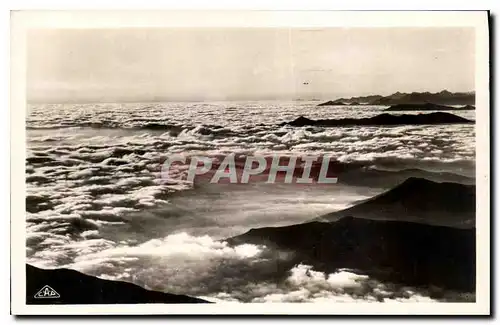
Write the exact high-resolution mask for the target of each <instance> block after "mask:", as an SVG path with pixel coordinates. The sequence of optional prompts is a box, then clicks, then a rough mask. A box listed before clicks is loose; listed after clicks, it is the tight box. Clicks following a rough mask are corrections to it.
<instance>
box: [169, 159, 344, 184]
mask: <svg viewBox="0 0 500 325" xmlns="http://www.w3.org/2000/svg"><path fill="white" fill-rule="evenodd" d="M336 166H337V165H336V164H335V161H334V160H332V157H331V156H330V155H322V156H281V155H272V156H242V155H239V156H236V155H235V154H229V155H224V156H183V155H173V156H169V157H167V158H166V159H165V161H164V162H163V164H162V166H161V178H162V180H164V181H166V182H169V181H187V182H193V183H196V182H204V183H206V182H208V183H212V184H221V183H225V184H227V183H230V184H246V183H251V182H264V183H285V184H335V183H337V176H336V174H337V172H338V170H337V169H336Z"/></svg>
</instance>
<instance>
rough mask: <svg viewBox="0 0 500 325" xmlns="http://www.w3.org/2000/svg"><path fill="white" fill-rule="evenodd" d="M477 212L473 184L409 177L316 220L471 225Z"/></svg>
mask: <svg viewBox="0 0 500 325" xmlns="http://www.w3.org/2000/svg"><path fill="white" fill-rule="evenodd" d="M475 215H476V189H475V186H474V185H464V184H457V183H447V182H443V183H438V182H433V181H430V180H427V179H422V178H409V179H407V180H406V181H404V182H403V183H402V184H400V185H398V186H396V187H394V188H392V189H390V190H388V191H386V192H384V193H382V194H379V195H377V196H375V197H373V198H370V199H368V200H365V201H363V202H360V203H359V204H357V205H355V206H353V207H350V208H347V209H344V210H341V211H337V212H333V213H330V214H327V215H324V216H322V217H319V218H318V219H317V220H319V221H336V220H339V219H341V218H343V217H346V216H355V217H358V218H367V219H374V220H398V221H411V222H419V223H425V224H429V225H441V226H452V227H456V228H473V227H474V225H475Z"/></svg>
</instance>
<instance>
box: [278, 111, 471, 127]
mask: <svg viewBox="0 0 500 325" xmlns="http://www.w3.org/2000/svg"><path fill="white" fill-rule="evenodd" d="M470 123H474V121H472V120H468V119H466V118H463V117H460V116H457V115H454V114H450V113H442V112H434V113H428V114H403V115H392V114H388V113H383V114H379V115H376V116H373V117H367V118H359V119H356V118H343V119H325V120H311V119H308V118H307V117H304V116H300V117H298V118H296V119H295V120H293V121H291V122H284V123H281V124H280V125H290V126H323V127H334V126H352V125H374V126H375V125H403V124H404V125H418V124H470Z"/></svg>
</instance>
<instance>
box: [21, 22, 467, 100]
mask: <svg viewBox="0 0 500 325" xmlns="http://www.w3.org/2000/svg"><path fill="white" fill-rule="evenodd" d="M474 48H475V39H474V29H473V28H435V27H433V28H430V27H429V28H321V29H299V28H295V29H286V28H275V29H273V28H246V29H243V28H239V29H237V28H224V29H223V28H218V29H217V28H198V29H189V28H156V29H155V28H142V29H141V28H134V29H126V28H119V29H37V30H30V31H29V33H28V36H27V98H28V101H30V102H39V103H52V102H130V101H132V102H145V101H205V100H206V101H209V100H215V101H218V100H272V99H276V100H296V99H335V98H339V97H351V96H358V95H370V94H380V95H389V94H391V93H394V92H396V91H400V92H413V91H430V92H439V91H441V90H444V89H447V90H448V91H452V92H456V91H473V90H474V79H475V70H474V63H475V58H474Z"/></svg>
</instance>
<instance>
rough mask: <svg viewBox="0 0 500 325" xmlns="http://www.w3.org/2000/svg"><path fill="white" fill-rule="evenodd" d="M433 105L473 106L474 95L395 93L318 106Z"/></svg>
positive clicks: (354, 98)
mask: <svg viewBox="0 0 500 325" xmlns="http://www.w3.org/2000/svg"><path fill="white" fill-rule="evenodd" d="M424 103H433V104H441V105H475V103H476V93H475V92H465V93H452V92H449V91H447V90H443V91H441V92H438V93H430V92H423V93H419V92H413V93H401V92H396V93H394V94H392V95H389V96H381V95H370V96H360V97H351V98H339V99H335V100H331V101H328V102H325V103H322V104H319V105H318V106H328V105H396V104H424Z"/></svg>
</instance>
